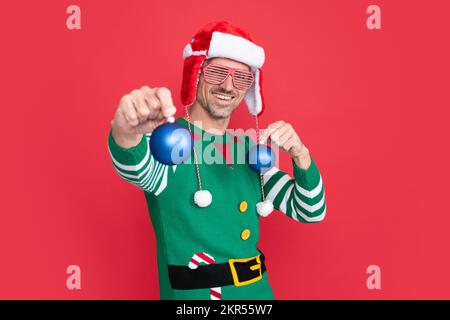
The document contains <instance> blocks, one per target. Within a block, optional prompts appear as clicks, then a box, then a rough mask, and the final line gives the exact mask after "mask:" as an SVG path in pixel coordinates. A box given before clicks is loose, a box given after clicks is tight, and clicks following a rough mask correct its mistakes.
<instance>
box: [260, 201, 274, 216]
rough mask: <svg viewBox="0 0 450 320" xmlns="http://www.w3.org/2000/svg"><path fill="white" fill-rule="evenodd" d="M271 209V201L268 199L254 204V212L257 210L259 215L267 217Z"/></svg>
mask: <svg viewBox="0 0 450 320" xmlns="http://www.w3.org/2000/svg"><path fill="white" fill-rule="evenodd" d="M272 211H273V203H272V201H270V200H269V199H266V200H264V201H260V202H258V203H257V204H256V212H258V214H259V215H260V216H261V217H267V216H268V215H269V214H271V213H272Z"/></svg>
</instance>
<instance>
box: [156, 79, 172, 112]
mask: <svg viewBox="0 0 450 320" xmlns="http://www.w3.org/2000/svg"><path fill="white" fill-rule="evenodd" d="M155 95H156V97H158V99H159V102H160V103H161V111H162V113H163V115H164V116H165V117H166V118H167V117H171V116H173V115H174V114H175V112H176V109H175V106H174V105H173V101H172V94H171V93H170V90H169V89H167V88H164V87H162V88H158V89H156V90H155Z"/></svg>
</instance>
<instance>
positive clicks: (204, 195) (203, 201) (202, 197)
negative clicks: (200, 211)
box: [194, 190, 212, 208]
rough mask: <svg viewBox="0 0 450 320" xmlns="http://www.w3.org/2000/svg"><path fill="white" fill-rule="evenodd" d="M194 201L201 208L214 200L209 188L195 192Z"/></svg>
mask: <svg viewBox="0 0 450 320" xmlns="http://www.w3.org/2000/svg"><path fill="white" fill-rule="evenodd" d="M194 202H195V204H196V205H197V206H199V207H200V208H204V207H207V206H209V205H210V204H211V202H212V195H211V192H209V191H208V190H198V191H196V192H195V194H194Z"/></svg>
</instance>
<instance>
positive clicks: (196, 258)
mask: <svg viewBox="0 0 450 320" xmlns="http://www.w3.org/2000/svg"><path fill="white" fill-rule="evenodd" d="M202 262H203V263H204V264H214V263H216V260H214V258H213V257H211V255H209V254H207V253H205V252H197V253H196V254H194V255H193V256H192V258H191V260H190V261H189V268H191V269H197V268H198V265H199V264H200V263H202ZM210 298H211V300H220V299H221V298H222V289H221V288H220V287H217V288H211V289H210Z"/></svg>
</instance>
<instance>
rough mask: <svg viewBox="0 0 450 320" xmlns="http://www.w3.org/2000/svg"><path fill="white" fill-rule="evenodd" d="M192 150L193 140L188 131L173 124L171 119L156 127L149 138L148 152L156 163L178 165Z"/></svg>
mask: <svg viewBox="0 0 450 320" xmlns="http://www.w3.org/2000/svg"><path fill="white" fill-rule="evenodd" d="M193 148H194V139H193V138H192V135H191V133H190V132H189V130H188V129H186V128H185V127H183V126H182V125H180V124H178V123H175V122H174V119H173V118H171V119H170V118H169V120H168V122H166V123H164V124H162V125H160V126H159V127H157V128H156V129H155V130H154V131H153V132H152V135H151V136H150V152H151V154H152V156H153V157H154V158H155V159H156V160H158V162H160V163H162V164H166V165H175V164H180V163H182V162H183V161H184V160H186V159H187V158H188V157H189V156H190V155H191V153H192V151H193Z"/></svg>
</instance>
